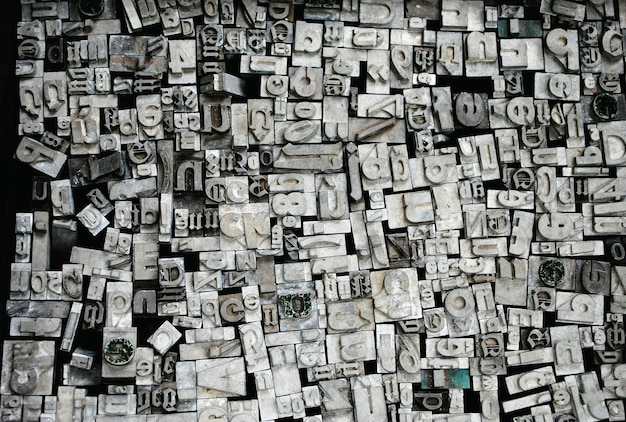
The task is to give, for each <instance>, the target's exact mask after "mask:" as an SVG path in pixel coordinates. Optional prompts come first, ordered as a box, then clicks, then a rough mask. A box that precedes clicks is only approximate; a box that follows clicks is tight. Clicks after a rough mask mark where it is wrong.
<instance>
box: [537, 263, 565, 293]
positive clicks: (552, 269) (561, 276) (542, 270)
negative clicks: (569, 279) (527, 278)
mask: <svg viewBox="0 0 626 422" xmlns="http://www.w3.org/2000/svg"><path fill="white" fill-rule="evenodd" d="M539 278H540V279H541V281H542V282H543V283H544V284H546V285H547V286H550V287H555V286H558V285H559V284H561V283H563V281H564V280H565V266H564V265H563V263H562V262H561V261H557V260H556V259H550V260H548V261H545V262H544V263H543V264H541V266H540V267H539Z"/></svg>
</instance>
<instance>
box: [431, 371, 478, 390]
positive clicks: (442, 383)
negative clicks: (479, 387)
mask: <svg viewBox="0 0 626 422" xmlns="http://www.w3.org/2000/svg"><path fill="white" fill-rule="evenodd" d="M422 388H463V389H465V388H470V376H469V370H468V369H427V370H422Z"/></svg>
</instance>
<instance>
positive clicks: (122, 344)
mask: <svg viewBox="0 0 626 422" xmlns="http://www.w3.org/2000/svg"><path fill="white" fill-rule="evenodd" d="M134 355H135V347H134V346H133V345H132V344H131V343H130V341H128V340H127V339H125V338H114V339H112V340H109V342H108V343H107V344H106V346H104V359H105V360H106V361H107V362H109V363H110V364H111V365H118V366H121V365H126V364H127V363H128V362H130V361H131V360H132V358H133V356H134Z"/></svg>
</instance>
